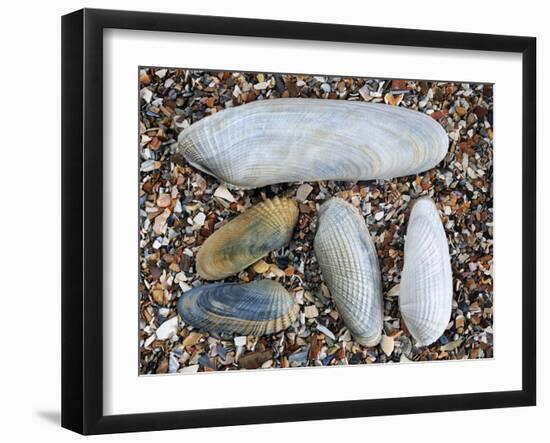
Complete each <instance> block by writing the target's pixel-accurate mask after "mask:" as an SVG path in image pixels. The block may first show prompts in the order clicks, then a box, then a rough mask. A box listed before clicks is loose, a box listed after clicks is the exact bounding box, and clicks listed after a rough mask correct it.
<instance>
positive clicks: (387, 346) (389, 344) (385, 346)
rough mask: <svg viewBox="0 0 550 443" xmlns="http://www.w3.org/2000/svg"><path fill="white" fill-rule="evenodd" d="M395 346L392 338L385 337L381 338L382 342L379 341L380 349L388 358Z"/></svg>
mask: <svg viewBox="0 0 550 443" xmlns="http://www.w3.org/2000/svg"><path fill="white" fill-rule="evenodd" d="M394 346H395V342H394V340H393V337H389V336H387V335H383V336H382V340H381V341H380V348H381V349H382V351H383V352H384V354H386V355H387V356H388V357H389V356H390V355H391V353H392V352H393V348H394Z"/></svg>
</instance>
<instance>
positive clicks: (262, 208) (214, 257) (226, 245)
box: [197, 197, 298, 280]
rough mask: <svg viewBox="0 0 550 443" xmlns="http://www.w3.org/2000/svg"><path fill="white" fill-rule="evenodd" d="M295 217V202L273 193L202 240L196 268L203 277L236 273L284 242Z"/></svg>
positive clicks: (288, 238)
mask: <svg viewBox="0 0 550 443" xmlns="http://www.w3.org/2000/svg"><path fill="white" fill-rule="evenodd" d="M297 221H298V207H297V205H296V202H295V201H293V200H289V199H286V198H278V197H274V198H273V199H271V200H265V201H263V202H261V203H258V204H257V205H255V206H253V207H251V208H250V209H247V210H246V211H245V212H243V213H242V214H241V215H239V216H237V217H236V218H234V219H233V220H231V221H230V222H229V223H227V224H225V225H223V226H222V227H221V228H220V229H218V230H217V231H216V232H214V234H212V235H211V236H210V237H208V239H207V240H206V241H205V242H204V244H203V245H202V247H201V249H200V250H199V253H198V254H197V271H198V273H199V275H200V276H201V277H202V278H204V279H206V280H220V279H222V278H225V277H228V276H230V275H233V274H236V273H237V272H239V271H241V270H243V269H244V268H246V267H247V266H250V265H251V264H252V263H254V262H256V261H257V260H259V259H260V258H262V257H264V256H265V255H267V254H268V253H269V252H271V251H273V250H275V249H279V248H280V247H282V246H284V245H286V244H287V243H288V242H289V241H290V238H291V237H292V231H293V230H294V226H295V225H296V222H297Z"/></svg>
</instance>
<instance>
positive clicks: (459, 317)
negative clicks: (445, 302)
mask: <svg viewBox="0 0 550 443" xmlns="http://www.w3.org/2000/svg"><path fill="white" fill-rule="evenodd" d="M455 327H456V328H457V329H459V328H464V316H463V315H457V317H456V319H455Z"/></svg>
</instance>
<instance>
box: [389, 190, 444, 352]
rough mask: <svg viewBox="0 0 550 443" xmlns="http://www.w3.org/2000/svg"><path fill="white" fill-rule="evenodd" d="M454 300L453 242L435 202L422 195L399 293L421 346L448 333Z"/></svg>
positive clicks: (407, 320)
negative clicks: (450, 246) (448, 238)
mask: <svg viewBox="0 0 550 443" xmlns="http://www.w3.org/2000/svg"><path fill="white" fill-rule="evenodd" d="M452 302H453V277H452V271H451V259H450V256H449V243H448V241H447V237H446V236H445V231H444V229H443V224H442V223H441V218H440V216H439V212H438V210H437V208H436V206H435V204H434V202H433V201H432V200H431V199H429V198H421V199H419V200H417V201H416V203H415V204H414V206H413V208H412V210H411V215H410V218H409V224H408V226H407V236H406V239H405V258H404V265H403V273H402V274H401V285H400V293H399V308H400V310H401V315H402V316H403V320H404V321H405V324H406V325H407V328H408V329H409V331H410V333H411V334H412V336H413V337H414V338H415V339H416V342H417V345H419V346H424V345H429V344H431V343H433V342H435V341H436V340H437V339H438V338H439V337H440V336H441V335H442V334H443V333H444V331H445V328H446V326H447V324H448V323H449V319H450V317H451V308H452Z"/></svg>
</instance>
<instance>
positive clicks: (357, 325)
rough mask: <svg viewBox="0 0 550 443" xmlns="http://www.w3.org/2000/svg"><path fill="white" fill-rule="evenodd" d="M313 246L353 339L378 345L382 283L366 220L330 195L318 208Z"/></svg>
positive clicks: (380, 329)
mask: <svg viewBox="0 0 550 443" xmlns="http://www.w3.org/2000/svg"><path fill="white" fill-rule="evenodd" d="M314 247H315V254H316V256H317V259H318V260H319V265H320V267H321V272H322V274H323V278H324V280H325V282H326V284H327V286H328V287H329V289H330V292H331V294H332V297H333V299H334V301H335V303H336V308H337V309H338V312H339V314H340V315H341V316H342V318H343V320H344V323H345V325H346V326H347V327H348V328H349V330H350V332H351V334H352V335H353V338H354V340H355V341H357V342H358V343H360V344H362V345H364V346H375V345H377V344H378V343H379V342H380V339H381V337H382V318H383V310H382V284H381V280H380V268H379V266H378V256H377V253H376V248H375V246H374V243H373V241H372V239H371V237H370V234H369V231H368V229H367V226H366V225H365V221H364V220H363V218H362V217H361V216H360V215H359V213H358V212H357V210H356V209H355V208H354V207H353V206H352V205H350V204H349V203H346V202H345V201H344V200H342V199H340V198H331V199H330V200H328V201H327V202H326V203H324V204H323V205H322V206H321V208H320V210H319V221H318V227H317V233H316V235H315V241H314Z"/></svg>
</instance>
